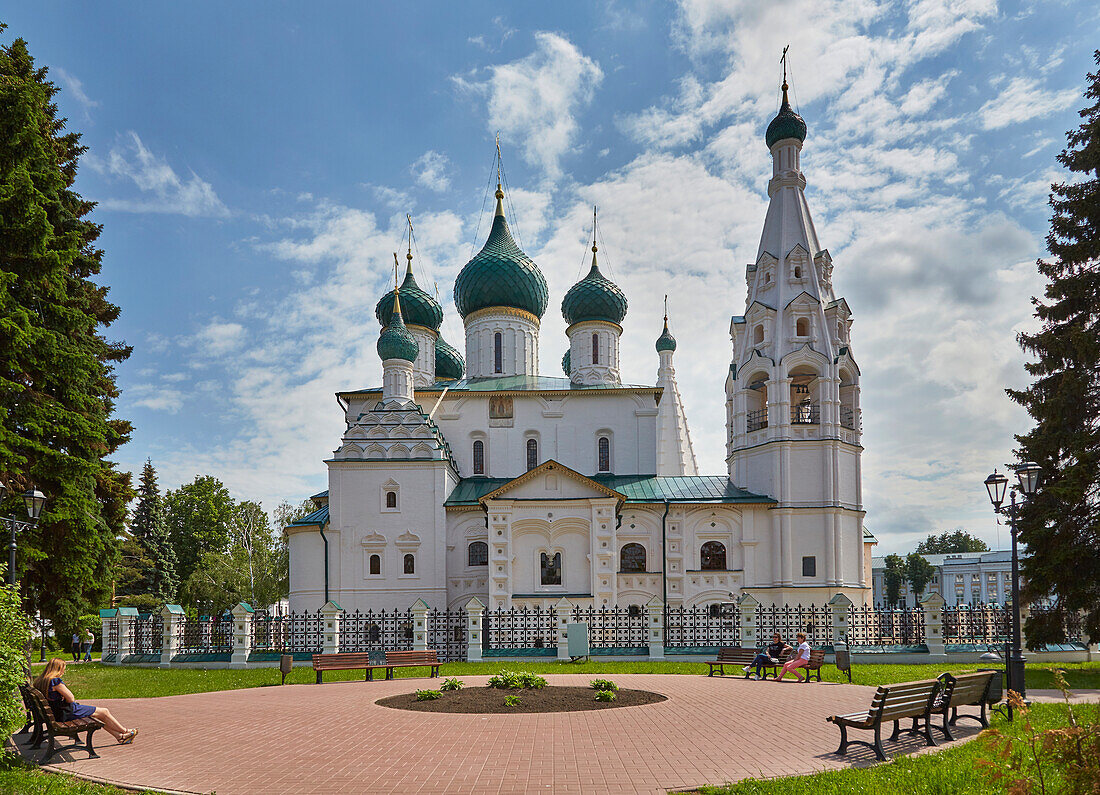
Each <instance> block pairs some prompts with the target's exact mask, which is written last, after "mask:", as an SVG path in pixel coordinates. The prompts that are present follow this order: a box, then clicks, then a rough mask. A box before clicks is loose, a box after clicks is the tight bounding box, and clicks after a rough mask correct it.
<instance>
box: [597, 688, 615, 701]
mask: <svg viewBox="0 0 1100 795" xmlns="http://www.w3.org/2000/svg"><path fill="white" fill-rule="evenodd" d="M596 700H597V701H614V700H615V691H614V690H597V691H596Z"/></svg>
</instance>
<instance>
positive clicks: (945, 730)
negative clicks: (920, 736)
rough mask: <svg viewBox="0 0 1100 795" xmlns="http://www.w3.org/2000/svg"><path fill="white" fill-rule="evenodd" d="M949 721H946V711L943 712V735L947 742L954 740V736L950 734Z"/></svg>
mask: <svg viewBox="0 0 1100 795" xmlns="http://www.w3.org/2000/svg"><path fill="white" fill-rule="evenodd" d="M950 725H951V724H950V721H948V720H947V710H944V711H943V734H944V736H945V737H947V739H948V740H954V739H955V736H954V735H953V734H951V728H950Z"/></svg>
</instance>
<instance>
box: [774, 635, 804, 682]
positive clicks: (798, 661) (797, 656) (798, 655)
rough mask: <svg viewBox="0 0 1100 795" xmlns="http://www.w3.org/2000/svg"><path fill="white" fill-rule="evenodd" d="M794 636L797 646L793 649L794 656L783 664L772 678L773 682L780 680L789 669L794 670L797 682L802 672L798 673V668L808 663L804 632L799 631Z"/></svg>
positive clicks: (800, 678) (800, 679)
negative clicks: (777, 673)
mask: <svg viewBox="0 0 1100 795" xmlns="http://www.w3.org/2000/svg"><path fill="white" fill-rule="evenodd" d="M795 638H796V639H797V640H798V648H797V649H795V650H794V656H793V657H791V659H789V660H787V662H785V663H784V664H783V670H782V671H780V672H779V676H777V677H776V678H775V679H773V680H772V681H773V682H779V681H781V680H782V679H783V677H784V676H786V675H787V674H788V673H789V672H791V671H794V675H795V676H796V677H798V681H799V682H801V681H802V674H800V673H798V669H799V668H805V667H806V666H807V665H809V664H810V644H809V643H807V642H806V633H805V632H799V633H798V634H797V635H795Z"/></svg>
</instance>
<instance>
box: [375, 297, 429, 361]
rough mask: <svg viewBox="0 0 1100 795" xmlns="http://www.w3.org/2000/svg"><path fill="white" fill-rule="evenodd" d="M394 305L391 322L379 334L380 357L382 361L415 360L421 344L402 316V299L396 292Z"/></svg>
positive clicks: (378, 348) (378, 347)
mask: <svg viewBox="0 0 1100 795" xmlns="http://www.w3.org/2000/svg"><path fill="white" fill-rule="evenodd" d="M393 305H394V310H393V314H392V315H391V316H390V324H389V325H388V326H386V327H385V328H384V329H382V333H381V334H379V335H378V345H377V350H378V358H380V359H381V360H382V361H386V360H387V359H404V360H405V361H406V362H415V361H416V356H417V354H418V353H420V346H419V345H418V344H417V342H416V339H414V338H413V335H412V334H410V333H409V330H408V329H407V328H405V321H404V320H403V319H402V318H401V299H400V297H399V296H398V294H397V293H396V292H395V293H394V296H393Z"/></svg>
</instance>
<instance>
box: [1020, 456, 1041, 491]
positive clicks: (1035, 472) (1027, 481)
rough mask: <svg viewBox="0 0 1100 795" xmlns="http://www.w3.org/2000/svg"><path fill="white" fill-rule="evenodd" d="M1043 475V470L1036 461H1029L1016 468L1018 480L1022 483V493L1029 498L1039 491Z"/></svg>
mask: <svg viewBox="0 0 1100 795" xmlns="http://www.w3.org/2000/svg"><path fill="white" fill-rule="evenodd" d="M1042 474H1043V468H1042V467H1040V466H1039V465H1038V464H1036V463H1035V462H1034V461H1027V462H1025V463H1023V464H1020V465H1019V466H1018V467H1016V478H1017V480H1019V481H1020V491H1022V492H1023V493H1024V494H1025V495H1027V496H1028V497H1030V496H1032V495H1033V494H1035V492H1036V491H1037V490H1038V489H1039V478H1040V476H1041V475H1042Z"/></svg>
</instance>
